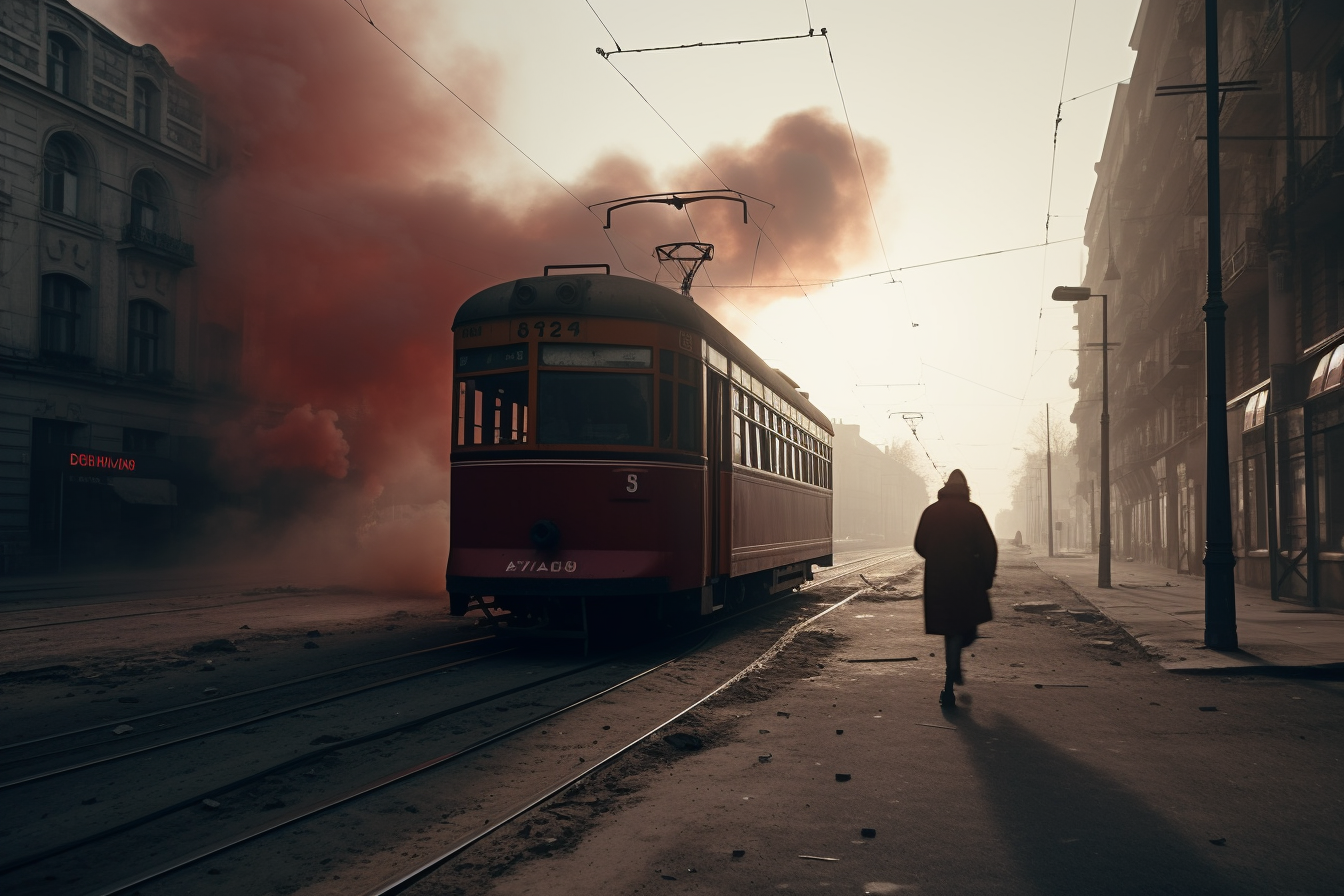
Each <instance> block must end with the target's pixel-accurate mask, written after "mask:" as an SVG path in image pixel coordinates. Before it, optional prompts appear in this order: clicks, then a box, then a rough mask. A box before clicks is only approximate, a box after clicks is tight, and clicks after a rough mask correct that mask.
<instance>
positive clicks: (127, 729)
mask: <svg viewBox="0 0 1344 896" xmlns="http://www.w3.org/2000/svg"><path fill="white" fill-rule="evenodd" d="M134 730H135V729H134V728H132V727H131V726H130V725H118V726H117V727H115V728H113V729H112V733H113V734H130V733H131V732H132V731H134Z"/></svg>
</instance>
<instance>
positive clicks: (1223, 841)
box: [1209, 837, 1227, 846]
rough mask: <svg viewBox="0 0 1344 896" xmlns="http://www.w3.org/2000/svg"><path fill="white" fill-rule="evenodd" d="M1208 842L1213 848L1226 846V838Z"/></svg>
mask: <svg viewBox="0 0 1344 896" xmlns="http://www.w3.org/2000/svg"><path fill="white" fill-rule="evenodd" d="M1209 842H1210V843H1212V844H1213V845H1214V846H1226V845H1227V838H1226V837H1218V838H1217V839H1214V840H1210V841H1209Z"/></svg>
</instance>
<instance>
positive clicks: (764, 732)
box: [757, 728, 770, 734]
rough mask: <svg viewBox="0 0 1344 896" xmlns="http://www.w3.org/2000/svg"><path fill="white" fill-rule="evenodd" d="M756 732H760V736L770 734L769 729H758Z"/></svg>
mask: <svg viewBox="0 0 1344 896" xmlns="http://www.w3.org/2000/svg"><path fill="white" fill-rule="evenodd" d="M757 730H758V731H760V733H761V734H769V733H770V729H769V728H759V729H757Z"/></svg>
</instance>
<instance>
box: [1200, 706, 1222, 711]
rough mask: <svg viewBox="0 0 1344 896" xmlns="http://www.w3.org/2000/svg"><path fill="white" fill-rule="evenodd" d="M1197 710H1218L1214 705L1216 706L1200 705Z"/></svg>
mask: <svg viewBox="0 0 1344 896" xmlns="http://www.w3.org/2000/svg"><path fill="white" fill-rule="evenodd" d="M1199 711H1200V712H1217V711H1218V707H1216V706H1201V707H1200V708H1199Z"/></svg>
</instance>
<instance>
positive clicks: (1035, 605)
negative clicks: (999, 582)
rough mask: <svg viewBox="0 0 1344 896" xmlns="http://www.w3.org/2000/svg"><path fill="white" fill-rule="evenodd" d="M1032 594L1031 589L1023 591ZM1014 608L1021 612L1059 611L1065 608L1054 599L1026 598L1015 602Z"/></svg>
mask: <svg viewBox="0 0 1344 896" xmlns="http://www.w3.org/2000/svg"><path fill="white" fill-rule="evenodd" d="M1023 593H1024V594H1030V593H1031V592H1030V591H1026V592H1023ZM1013 609H1014V610H1017V611H1018V612H1019V613H1038V614H1039V613H1058V612H1060V611H1061V610H1063V609H1064V608H1063V607H1061V606H1060V605H1059V604H1057V603H1055V602H1054V601H1049V600H1025V601H1022V603H1019V604H1013Z"/></svg>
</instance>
